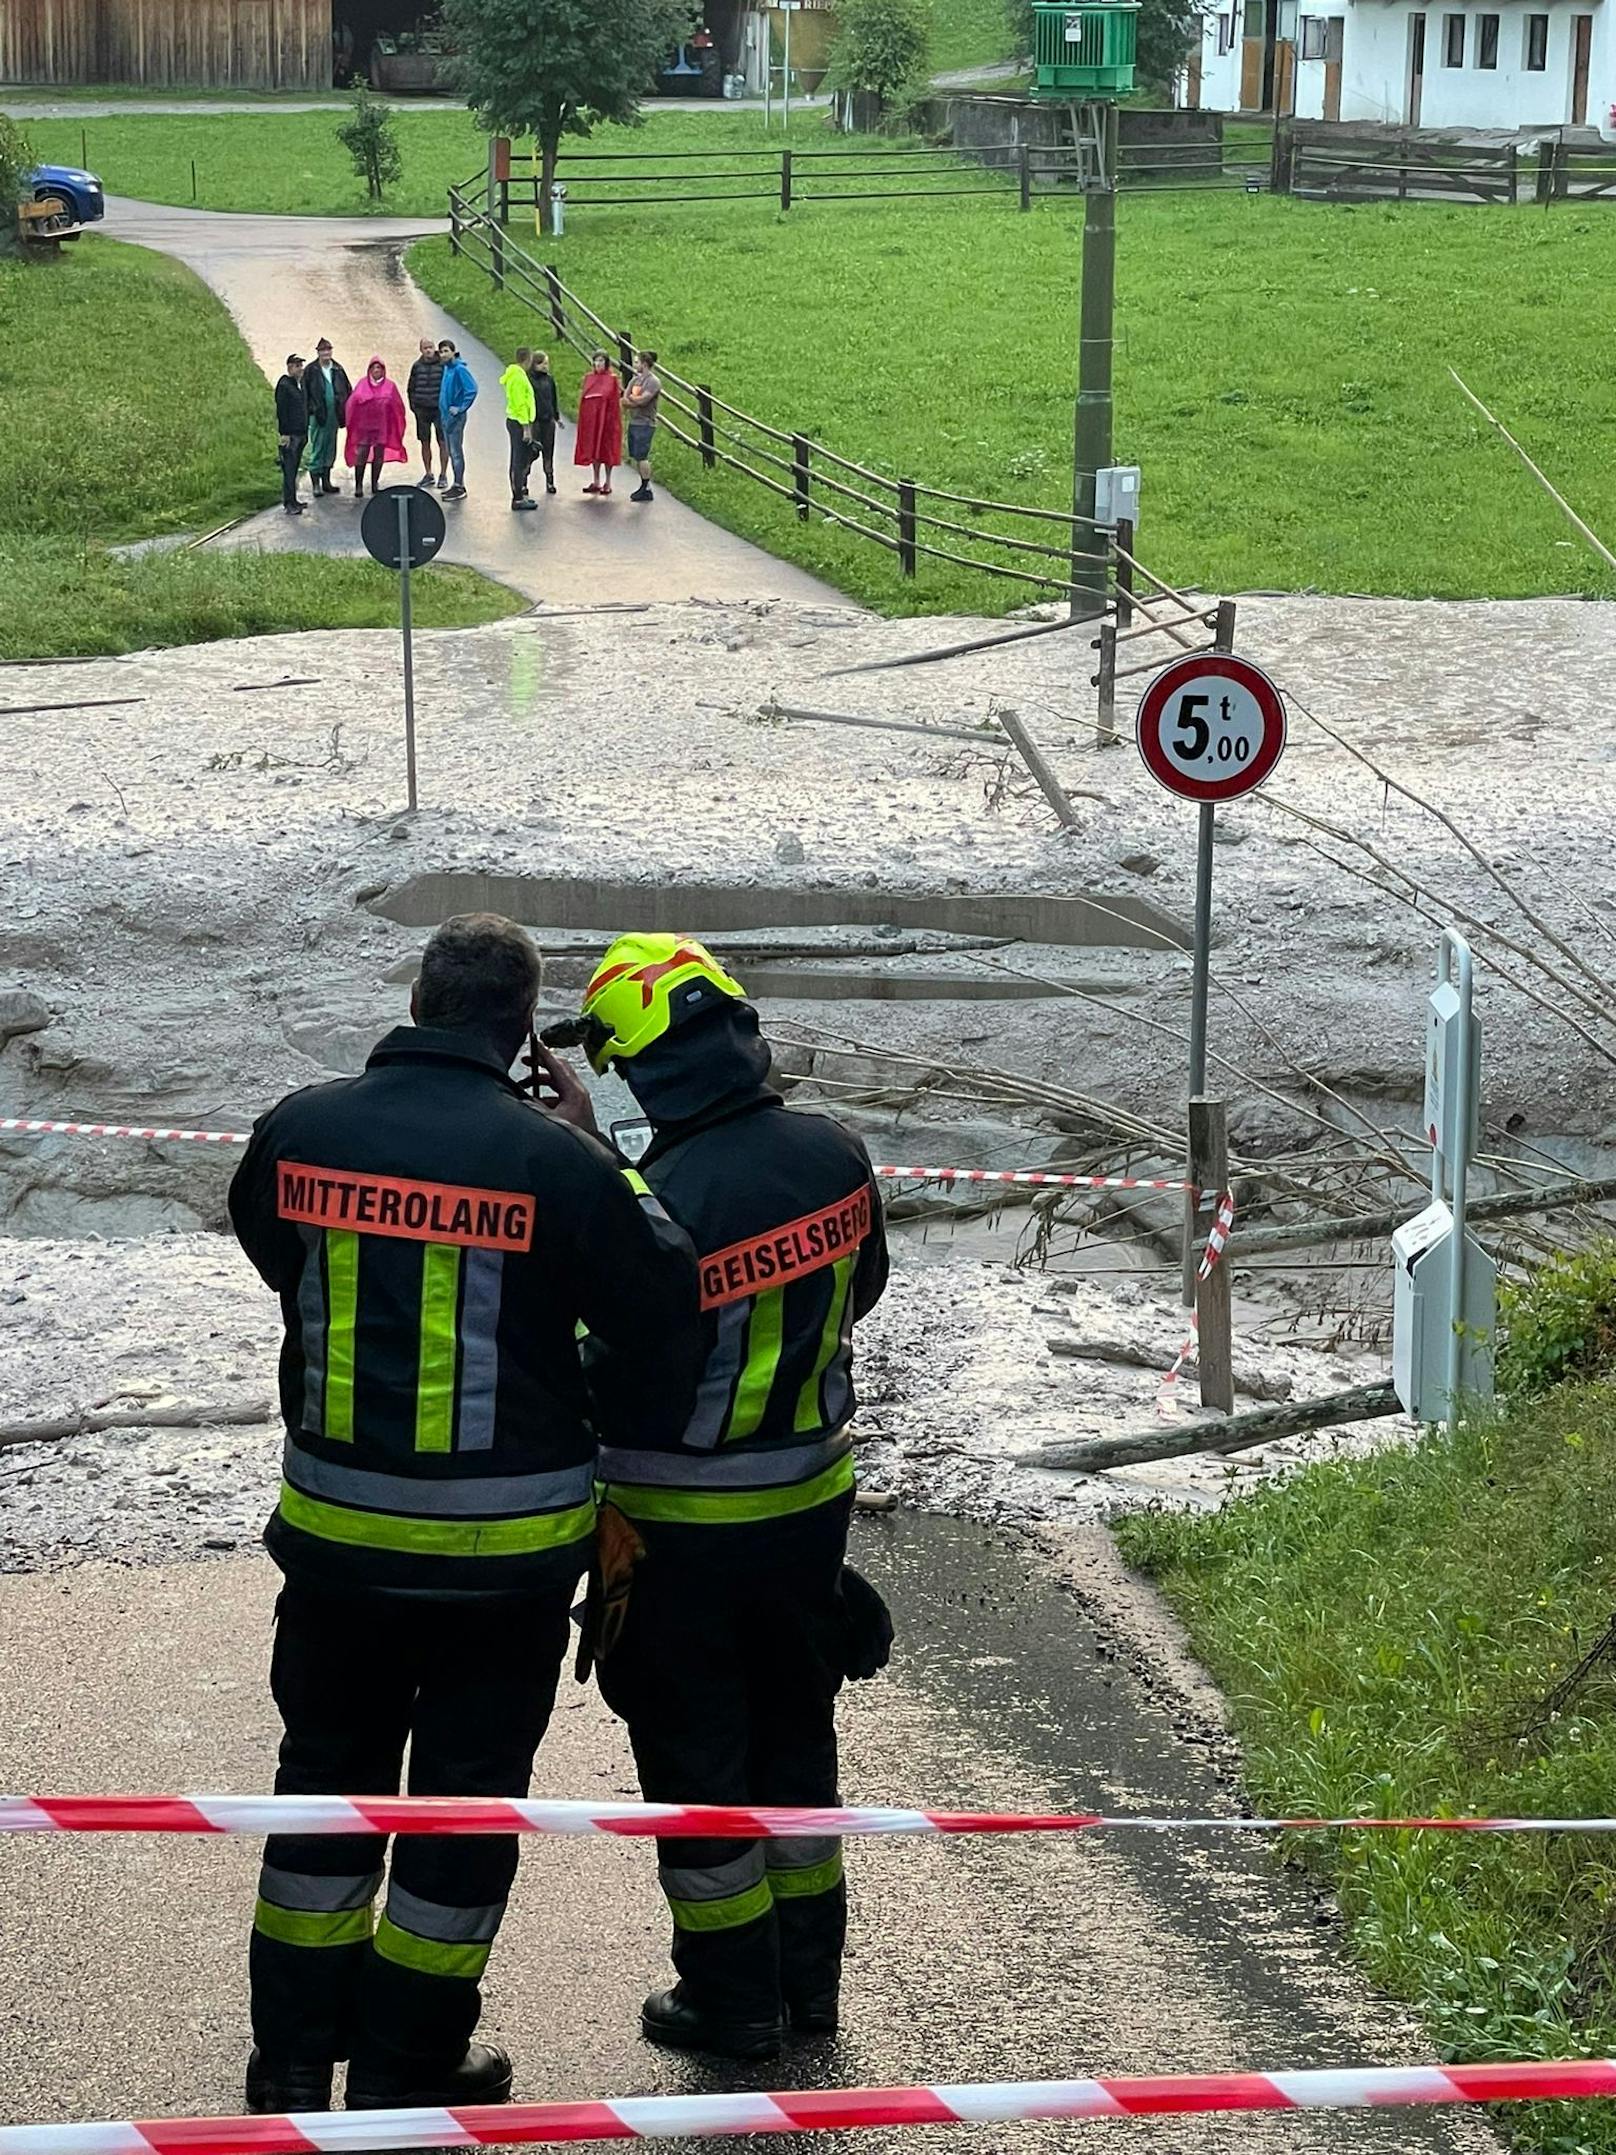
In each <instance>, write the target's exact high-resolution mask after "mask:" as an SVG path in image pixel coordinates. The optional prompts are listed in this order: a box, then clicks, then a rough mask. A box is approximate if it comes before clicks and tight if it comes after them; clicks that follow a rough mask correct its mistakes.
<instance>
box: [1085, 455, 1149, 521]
mask: <svg viewBox="0 0 1616 2155" xmlns="http://www.w3.org/2000/svg"><path fill="white" fill-rule="evenodd" d="M1094 521H1095V522H1096V523H1097V524H1104V525H1105V526H1106V527H1107V529H1108V530H1112V531H1114V530H1115V529H1116V527H1117V526H1118V524H1137V523H1138V521H1139V466H1138V465H1137V464H1107V465H1106V466H1105V467H1104V469H1103V470H1100V471H1097V472H1096V473H1095V474H1094Z"/></svg>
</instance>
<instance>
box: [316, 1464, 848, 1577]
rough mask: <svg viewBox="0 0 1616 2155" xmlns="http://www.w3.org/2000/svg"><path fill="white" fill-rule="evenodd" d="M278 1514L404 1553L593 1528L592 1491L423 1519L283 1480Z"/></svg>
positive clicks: (521, 1548) (362, 1544)
mask: <svg viewBox="0 0 1616 2155" xmlns="http://www.w3.org/2000/svg"><path fill="white" fill-rule="evenodd" d="M850 1466H851V1463H850ZM401 1493H402V1492H401ZM280 1514H281V1517H282V1518H283V1519H284V1520H285V1521H286V1524H287V1525H288V1526H291V1527H296V1528H298V1529H299V1530H300V1531H301V1532H302V1533H305V1534H313V1535H315V1536H316V1537H317V1538H318V1539H319V1540H321V1541H335V1542H342V1543H344V1544H346V1545H347V1546H348V1547H350V1548H355V1549H391V1550H394V1551H396V1552H398V1553H400V1554H403V1555H407V1556H531V1555H534V1554H535V1553H536V1552H537V1551H539V1550H541V1549H562V1548H565V1547H567V1546H568V1544H570V1543H572V1542H576V1541H584V1540H586V1539H587V1538H588V1537H589V1535H591V1534H592V1533H593V1532H594V1530H595V1504H594V1498H593V1496H592V1495H591V1497H590V1499H589V1500H588V1501H587V1502H586V1503H583V1504H575V1505H573V1506H572V1508H571V1509H570V1510H567V1511H552V1512H541V1513H539V1514H538V1515H537V1516H536V1517H532V1516H529V1517H524V1518H515V1519H422V1518H419V1517H405V1516H403V1515H401V1514H399V1513H396V1512H377V1511H352V1510H349V1509H348V1508H347V1507H346V1506H345V1505H340V1504H322V1503H321V1502H320V1501H319V1500H318V1499H317V1498H315V1497H307V1496H305V1495H304V1494H303V1492H302V1491H301V1490H300V1489H294V1488H293V1487H292V1485H291V1483H290V1482H282V1483H281V1503H280Z"/></svg>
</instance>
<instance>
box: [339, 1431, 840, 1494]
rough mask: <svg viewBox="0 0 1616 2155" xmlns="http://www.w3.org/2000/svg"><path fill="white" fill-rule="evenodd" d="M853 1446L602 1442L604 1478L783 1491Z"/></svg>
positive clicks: (824, 1440)
mask: <svg viewBox="0 0 1616 2155" xmlns="http://www.w3.org/2000/svg"><path fill="white" fill-rule="evenodd" d="M852 1448H853V1441H852V1439H851V1438H850V1437H849V1436H848V1434H847V1432H846V1431H845V1430H838V1431H837V1432H836V1434H835V1436H833V1437H818V1438H816V1439H815V1440H814V1442H813V1443H812V1444H782V1445H779V1446H777V1447H776V1446H766V1447H760V1448H759V1449H758V1450H757V1451H746V1452H732V1451H722V1452H704V1453H703V1454H702V1455H701V1456H700V1457H699V1458H692V1457H691V1455H690V1453H689V1452H627V1451H618V1450H616V1449H614V1448H613V1447H612V1446H611V1445H603V1446H602V1448H601V1454H600V1478H601V1480H602V1481H607V1482H615V1481H625V1482H640V1483H644V1484H645V1485H647V1486H648V1487H653V1488H660V1489H688V1488H697V1489H780V1488H784V1487H785V1486H786V1485H787V1484H788V1483H791V1482H806V1481H811V1480H812V1479H813V1477H814V1476H815V1475H816V1474H823V1473H824V1471H825V1469H826V1468H827V1467H831V1466H834V1465H835V1464H836V1462H837V1460H838V1459H840V1458H841V1457H842V1456H843V1455H844V1453H847V1452H850V1451H851V1450H852ZM338 1471H339V1472H340V1469H339V1470H338Z"/></svg>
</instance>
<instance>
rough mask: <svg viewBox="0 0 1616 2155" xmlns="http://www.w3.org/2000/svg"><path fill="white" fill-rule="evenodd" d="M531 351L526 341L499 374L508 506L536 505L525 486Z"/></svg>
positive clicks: (530, 458) (528, 454)
mask: <svg viewBox="0 0 1616 2155" xmlns="http://www.w3.org/2000/svg"><path fill="white" fill-rule="evenodd" d="M532 359H533V354H532V351H531V350H530V349H529V347H528V346H527V345H525V344H523V345H520V346H519V347H518V348H517V353H516V357H515V359H514V360H512V362H511V364H510V365H509V366H508V367H507V368H506V369H505V372H504V373H503V374H502V375H501V376H500V378H499V386H500V387H501V389H503V390H504V392H505V431H506V433H507V434H508V435H509V436H510V442H511V507H512V508H513V509H536V508H537V507H538V503H537V502H536V501H535V500H534V499H533V496H532V495H531V494H530V493H529V492H528V490H527V473H528V466H529V465H530V464H531V463H532V461H533V417H534V410H535V407H534V403H533V384H532V382H531V381H530V380H529V378H528V371H527V370H528V367H529V365H530V364H531V362H532Z"/></svg>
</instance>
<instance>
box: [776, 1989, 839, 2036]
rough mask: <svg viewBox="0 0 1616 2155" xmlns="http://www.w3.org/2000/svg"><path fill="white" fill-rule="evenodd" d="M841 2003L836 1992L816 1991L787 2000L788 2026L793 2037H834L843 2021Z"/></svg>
mask: <svg viewBox="0 0 1616 2155" xmlns="http://www.w3.org/2000/svg"><path fill="white" fill-rule="evenodd" d="M840 2005H841V2001H840V1999H839V1998H838V1996H837V1994H836V1992H835V1991H834V1990H814V1991H809V1992H807V1993H806V1994H805V1995H804V1996H802V1997H800V1998H788V1999H787V2000H786V2024H787V2026H788V2027H789V2028H790V2030H791V2032H792V2034H793V2035H834V2034H835V2033H836V2030H837V2027H838V2026H839V2025H840V2021H841V2011H840Z"/></svg>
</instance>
